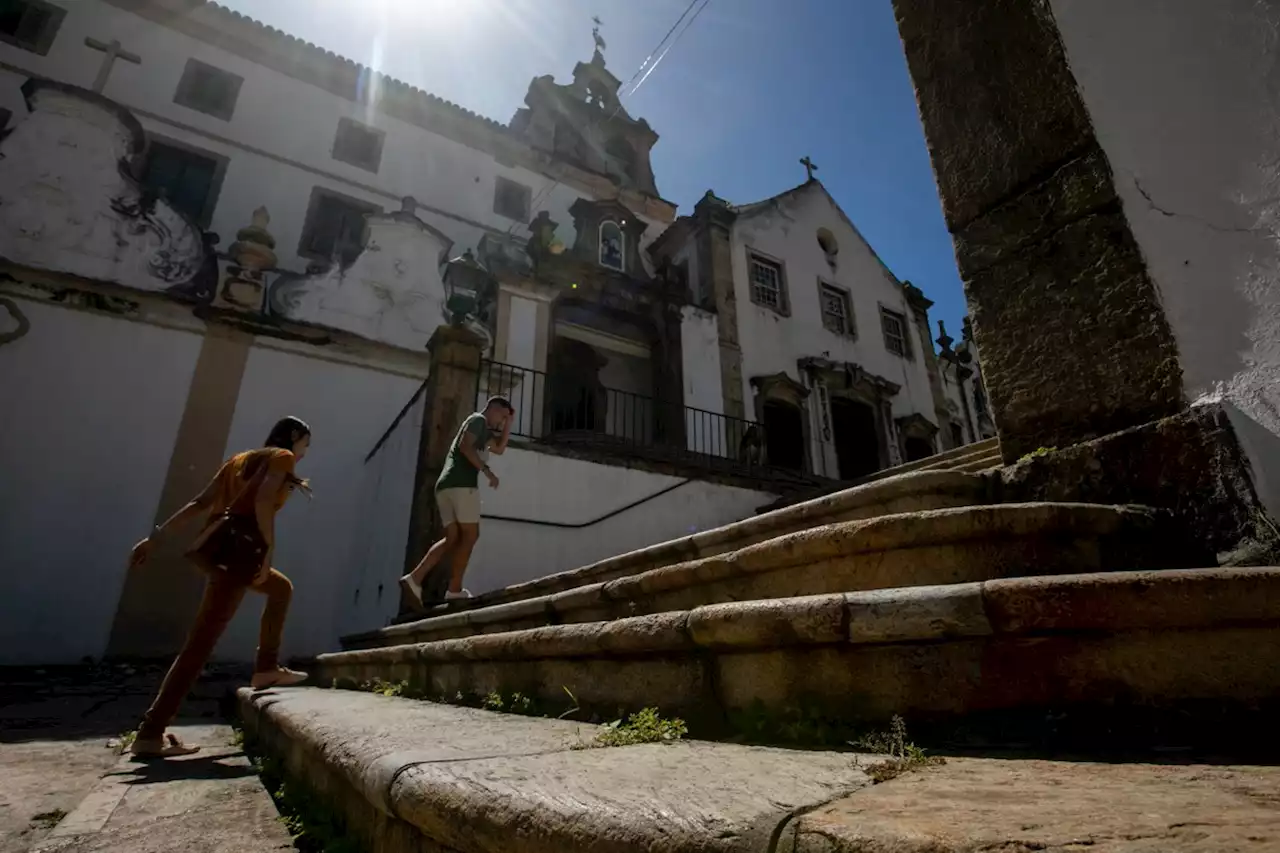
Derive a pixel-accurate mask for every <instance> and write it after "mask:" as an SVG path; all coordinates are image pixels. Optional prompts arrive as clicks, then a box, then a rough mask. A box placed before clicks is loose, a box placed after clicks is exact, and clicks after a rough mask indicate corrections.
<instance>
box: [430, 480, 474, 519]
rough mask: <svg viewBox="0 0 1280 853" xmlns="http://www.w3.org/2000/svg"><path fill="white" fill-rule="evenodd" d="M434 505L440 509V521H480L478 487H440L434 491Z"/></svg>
mask: <svg viewBox="0 0 1280 853" xmlns="http://www.w3.org/2000/svg"><path fill="white" fill-rule="evenodd" d="M436 507H437V508H438V509H439V510H440V523H441V524H443V525H444V526H445V527H448V526H449V525H450V524H455V523H456V524H479V523H480V490H479V489H441V490H440V491H438V492H436Z"/></svg>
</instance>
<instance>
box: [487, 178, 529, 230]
mask: <svg viewBox="0 0 1280 853" xmlns="http://www.w3.org/2000/svg"><path fill="white" fill-rule="evenodd" d="M531 195H532V191H531V190H530V189H529V187H526V186H525V185H524V184H521V183H517V182H515V181H512V180H508V179H507V178H503V177H499V178H498V181H497V183H496V184H494V187H493V212H494V213H496V214H498V215H499V216H505V217H506V218H507V219H514V220H515V221H516V222H521V223H525V222H528V221H529V204H530V202H531V198H530V196H531Z"/></svg>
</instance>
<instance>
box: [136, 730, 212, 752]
mask: <svg viewBox="0 0 1280 853" xmlns="http://www.w3.org/2000/svg"><path fill="white" fill-rule="evenodd" d="M199 751H200V747H198V746H187V745H186V744H185V743H183V742H182V740H181V739H180V738H179V737H178V736H177V735H175V734H168V733H166V734H165V735H164V737H160V738H154V739H152V738H148V739H147V740H141V739H138V740H135V741H134V742H133V745H132V746H131V747H129V752H131V753H132V754H133V757H134V758H176V757H178V756H180V755H194V754H195V753H197V752H199Z"/></svg>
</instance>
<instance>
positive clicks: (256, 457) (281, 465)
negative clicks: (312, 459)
mask: <svg viewBox="0 0 1280 853" xmlns="http://www.w3.org/2000/svg"><path fill="white" fill-rule="evenodd" d="M262 461H265V462H266V464H267V471H266V474H274V473H283V474H284V475H285V485H284V486H282V487H281V489H280V493H279V494H277V495H276V507H275V508H276V511H277V512H279V511H280V508H281V507H283V506H284V504H285V501H287V500H289V494H290V493H291V492H292V491H293V489H294V485H293V483H292V482H290V480H291V479H292V475H293V466H294V464H295V463H296V462H297V460H296V459H295V458H294V456H293V454H292V453H290V452H289V451H287V450H284V449H283V448H279V447H267V448H262V449H259V450H246V451H245V452H243V453H237V454H236V455H235V456H232V457H231V458H230V459H228V460H227V461H226V462H223V463H222V467H221V468H219V469H218V473H217V474H216V475H215V477H214V480H215V481H216V483H217V491H216V492H215V493H214V499H213V504H212V505H211V506H210V508H209V510H210V511H209V518H210V519H211V520H212V519H215V518H217V517H218V516H220V515H222V514H223V513H224V512H228V511H232V510H235V511H238V512H241V513H246V514H247V513H249V512H251V511H252V510H251V507H252V505H253V502H254V500H255V499H256V495H252V494H246V495H244V497H243V498H241V494H242V493H243V492H244V487H245V486H246V485H247V484H248V483H249V481H250V480H252V479H253V477H254V476H255V475H256V474H257V473H258V472H259V470H260V466H261V463H262ZM266 474H264V475H263V476H264V477H265V476H266ZM233 503H238V504H239V506H236V507H234V508H233V507H232V504H233Z"/></svg>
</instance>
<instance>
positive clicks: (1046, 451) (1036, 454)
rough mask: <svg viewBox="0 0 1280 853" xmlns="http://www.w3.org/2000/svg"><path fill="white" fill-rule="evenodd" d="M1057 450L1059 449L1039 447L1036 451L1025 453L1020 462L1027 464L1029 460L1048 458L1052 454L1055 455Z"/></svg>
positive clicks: (1020, 457) (1019, 458)
mask: <svg viewBox="0 0 1280 853" xmlns="http://www.w3.org/2000/svg"><path fill="white" fill-rule="evenodd" d="M1057 449H1058V448H1056V447H1037V448H1036V449H1035V450H1033V451H1031V452H1030V453H1024V454H1022V455H1021V456H1019V457H1018V461H1019V462H1026V461H1027V460H1028V459H1036V458H1038V457H1040V456H1048V455H1049V454H1050V453H1053V452H1054V451H1055V450H1057Z"/></svg>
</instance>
